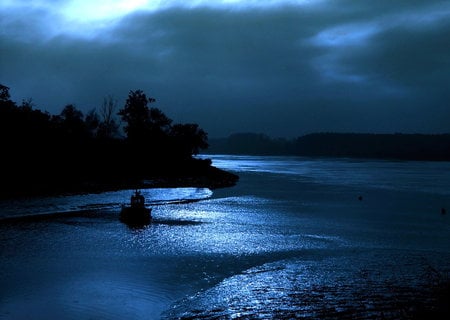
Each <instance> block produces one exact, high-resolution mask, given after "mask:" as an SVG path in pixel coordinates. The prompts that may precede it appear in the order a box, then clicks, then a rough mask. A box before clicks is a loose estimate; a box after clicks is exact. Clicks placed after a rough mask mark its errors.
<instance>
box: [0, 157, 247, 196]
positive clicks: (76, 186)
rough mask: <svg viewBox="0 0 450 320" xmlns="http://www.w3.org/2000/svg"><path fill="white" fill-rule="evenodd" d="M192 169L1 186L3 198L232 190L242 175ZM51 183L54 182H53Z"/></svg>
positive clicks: (0, 194)
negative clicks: (185, 189)
mask: <svg viewBox="0 0 450 320" xmlns="http://www.w3.org/2000/svg"><path fill="white" fill-rule="evenodd" d="M190 169H191V170H186V169H184V170H180V169H179V168H178V169H173V170H169V169H167V168H165V169H164V172H161V173H160V174H153V175H146V176H142V177H138V176H129V177H127V176H120V175H117V174H116V175H115V176H114V174H112V175H111V176H110V177H108V179H101V180H99V179H85V180H81V181H74V180H64V179H58V180H53V177H51V178H49V179H48V180H45V181H44V180H42V181H38V180H34V181H24V180H23V179H17V180H15V181H13V182H10V183H7V184H5V182H3V184H1V185H0V199H2V200H6V199H18V198H23V197H40V196H61V195H74V194H86V193H101V192H108V191H118V190H125V189H147V188H177V187H196V188H209V189H211V190H214V189H218V188H228V187H232V186H234V185H236V183H237V181H238V180H239V176H237V175H236V174H233V173H230V172H227V171H225V170H222V169H219V168H216V167H214V166H212V165H209V166H205V165H202V166H198V167H196V168H190ZM49 182H50V183H49Z"/></svg>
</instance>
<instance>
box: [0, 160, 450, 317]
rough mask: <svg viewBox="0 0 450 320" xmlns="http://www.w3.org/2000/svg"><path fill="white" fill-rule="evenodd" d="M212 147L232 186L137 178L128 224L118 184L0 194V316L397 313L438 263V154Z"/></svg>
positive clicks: (445, 234)
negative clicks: (138, 219) (251, 152)
mask: <svg viewBox="0 0 450 320" xmlns="http://www.w3.org/2000/svg"><path fill="white" fill-rule="evenodd" d="M212 159H213V163H214V164H215V165H216V166H219V167H222V168H225V169H227V170H230V171H233V172H236V173H238V174H239V175H240V181H239V182H238V184H237V186H235V187H233V188H226V189H218V190H214V192H212V191H210V190H208V189H196V188H179V189H177V188H173V189H148V190H144V193H145V196H146V199H147V202H148V203H149V204H150V205H151V206H152V208H153V212H152V214H153V216H154V220H153V222H152V224H150V225H148V226H143V227H142V228H133V227H128V226H127V225H125V224H123V223H121V222H120V221H119V220H118V214H119V208H120V204H121V203H123V202H126V201H127V200H128V198H129V196H130V195H131V193H132V190H125V191H120V192H114V193H103V194H95V195H83V196H73V197H58V198H40V199H28V200H26V201H25V202H3V203H0V216H1V217H3V219H2V220H0V221H1V224H0V239H1V242H0V252H1V257H2V259H1V262H0V287H1V288H2V290H1V295H0V318H4V319H49V318H59V319H124V318H126V319H159V318H164V319H178V318H186V319H196V318H205V319H217V318H219V319H231V318H239V317H241V318H244V319H245V318H250V319H253V318H263V319H270V318H285V319H288V318H302V317H306V318H308V317H313V318H314V317H316V318H317V317H320V318H349V319H356V318H358V319H361V318H363V319H364V318H365V319H370V318H379V317H380V315H383V317H385V318H390V319H398V318H402V317H405V318H406V317H407V316H408V314H409V313H411V312H412V311H411V310H410V304H411V303H412V302H414V301H416V300H417V301H424V299H425V300H426V297H427V296H428V295H427V291H426V290H424V289H423V288H427V285H428V282H429V280H430V279H429V278H430V276H431V275H434V276H435V275H436V274H439V275H443V274H446V273H447V272H449V270H450V263H449V261H450V259H449V258H450V247H449V245H448V244H449V243H450V221H449V216H448V214H441V211H440V210H441V208H450V198H449V197H450V192H449V191H450V188H449V187H450V170H449V169H450V163H445V162H436V163H431V162H390V161H371V160H358V161H355V160H348V159H311V158H294V157H250V156H249V157H244V156H212ZM360 196H361V197H362V199H361V200H359V199H358V197H360ZM191 200H195V201H194V202H192V201H191ZM61 211H63V213H62V214H58V213H60V212H61ZM43 213H45V214H43ZM13 216H14V217H19V216H20V218H14V219H12V218H11V217H13ZM430 299H431V298H430ZM430 303H431V302H430Z"/></svg>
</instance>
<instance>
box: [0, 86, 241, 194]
mask: <svg viewBox="0 0 450 320" xmlns="http://www.w3.org/2000/svg"><path fill="white" fill-rule="evenodd" d="M154 102H155V99H153V98H149V97H147V96H146V94H145V93H144V92H142V91H141V90H136V91H130V92H129V95H128V99H127V100H126V103H125V105H124V106H123V108H121V109H119V110H117V103H116V101H115V100H114V99H113V98H112V97H106V98H105V99H104V103H103V104H102V106H101V107H100V108H99V110H98V111H97V110H92V111H90V112H88V113H87V114H83V113H82V112H81V111H80V110H79V109H77V108H76V107H75V106H74V105H67V106H65V107H64V108H63V109H62V111H61V113H60V114H57V115H51V114H49V113H48V112H43V111H41V110H39V109H36V108H34V105H33V103H32V101H31V100H29V101H23V102H22V104H20V105H18V104H17V103H16V102H14V101H12V100H11V99H10V94H9V88H8V87H6V86H4V85H0V143H1V149H2V162H1V163H2V164H1V167H2V178H1V180H0V181H1V182H0V192H1V195H0V197H2V198H9V197H18V196H30V195H60V194H67V193H85V192H101V191H111V190H118V189H124V188H145V187H169V186H170V187H173V186H198V187H210V188H219V187H227V186H232V185H234V184H235V183H236V181H237V179H238V177H237V176H236V175H234V174H232V173H229V172H225V171H223V170H220V169H218V168H215V167H213V166H212V165H211V161H210V160H209V159H203V160H201V159H196V158H195V155H196V154H198V153H199V152H200V150H204V149H206V148H207V147H208V139H207V133H206V132H205V131H204V130H202V129H201V128H200V127H199V126H198V125H197V124H192V123H188V124H173V123H172V120H171V119H170V118H168V117H167V116H166V115H165V114H164V113H163V112H162V111H161V110H160V109H158V108H154V107H150V105H151V104H152V103H154Z"/></svg>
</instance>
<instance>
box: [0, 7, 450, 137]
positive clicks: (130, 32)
mask: <svg viewBox="0 0 450 320" xmlns="http://www.w3.org/2000/svg"><path fill="white" fill-rule="evenodd" d="M0 49H1V50H0V83H1V84H3V85H6V86H8V87H10V88H11V90H10V93H11V98H12V100H14V101H16V102H18V103H20V102H21V101H22V100H23V99H28V98H32V99H33V102H34V104H35V108H37V109H41V110H46V111H48V112H50V113H52V114H57V113H60V112H61V110H62V108H63V107H64V106H65V105H67V104H70V103H72V104H74V105H75V106H76V107H77V108H79V109H80V110H82V111H83V112H87V111H89V110H91V109H93V108H98V107H100V105H101V104H102V101H103V98H104V97H105V96H106V95H113V96H114V97H116V98H117V100H118V101H119V107H122V106H123V103H124V101H125V99H126V97H127V95H128V93H129V91H130V90H137V89H141V90H143V91H144V92H145V93H146V94H147V95H149V96H152V97H154V98H155V99H156V100H157V102H156V103H155V104H154V106H155V107H158V108H160V109H161V110H163V112H165V113H166V114H167V115H168V116H169V117H170V118H172V119H173V120H174V121H175V122H183V123H186V122H194V123H198V124H199V125H200V126H201V127H202V128H203V129H204V130H205V131H207V132H208V133H209V136H210V137H221V136H227V135H229V134H231V133H234V132H262V133H266V134H269V135H271V136H274V137H295V136H299V135H302V134H306V133H311V132H323V131H327V132H379V133H393V132H405V133H444V132H450V1H448V0H446V1H435V0H421V1H416V0H376V1H374V0H358V1H355V0H309V1H307V0H305V1H237V0H235V1H231V0H229V1H218V0H216V1H211V0H209V1H201V0H200V1H186V0H180V1H162V0H161V1H145V0H125V1H91V0H1V1H0Z"/></svg>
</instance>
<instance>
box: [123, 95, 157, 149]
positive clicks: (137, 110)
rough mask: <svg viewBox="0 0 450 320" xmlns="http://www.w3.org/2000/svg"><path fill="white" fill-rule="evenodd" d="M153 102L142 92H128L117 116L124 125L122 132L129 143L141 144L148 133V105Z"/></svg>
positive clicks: (153, 100) (152, 99)
mask: <svg viewBox="0 0 450 320" xmlns="http://www.w3.org/2000/svg"><path fill="white" fill-rule="evenodd" d="M153 102H155V99H154V98H147V96H146V94H145V93H144V92H143V91H142V90H136V91H130V93H129V94H128V98H127V100H126V102H125V106H124V108H123V109H121V110H119V112H118V114H119V115H120V116H121V117H122V120H123V121H124V122H125V123H126V125H125V127H124V131H125V133H126V135H127V139H128V141H129V142H131V143H142V142H143V141H145V139H146V137H148V136H149V133H150V113H149V108H148V104H149V103H153Z"/></svg>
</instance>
